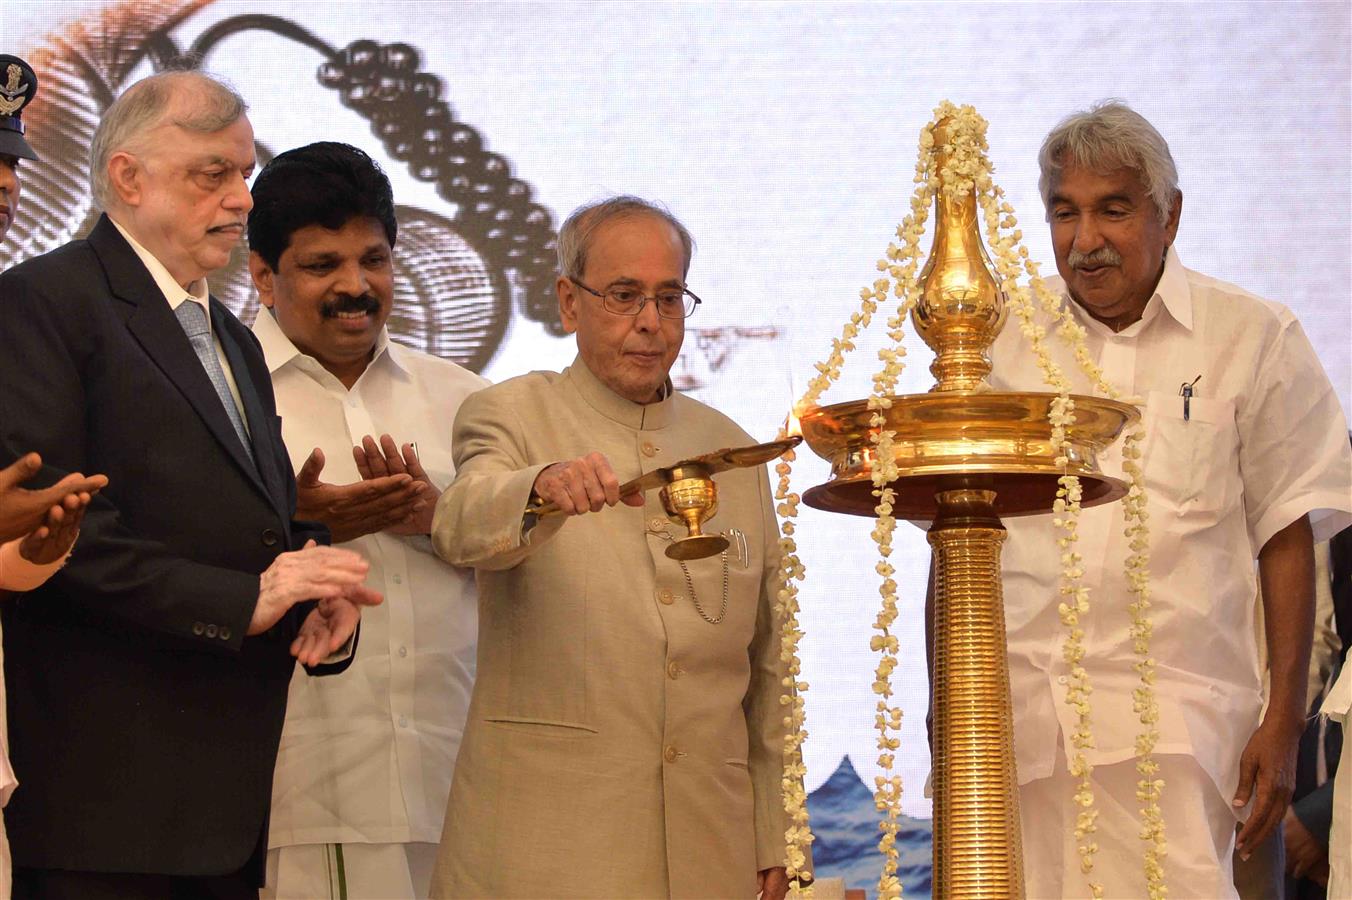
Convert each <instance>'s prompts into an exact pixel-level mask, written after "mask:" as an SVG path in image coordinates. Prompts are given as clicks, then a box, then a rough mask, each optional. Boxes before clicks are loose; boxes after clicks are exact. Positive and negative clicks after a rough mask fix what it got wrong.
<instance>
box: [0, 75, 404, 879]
mask: <svg viewBox="0 0 1352 900" xmlns="http://www.w3.org/2000/svg"><path fill="white" fill-rule="evenodd" d="M244 111H245V106H244V103H243V101H242V100H241V99H240V98H239V97H238V95H236V94H235V93H234V92H233V91H231V90H230V89H229V88H227V87H225V86H224V85H222V84H221V83H219V82H217V81H216V80H214V79H212V78H210V77H207V76H205V75H201V74H198V73H189V72H172V73H162V74H159V75H155V76H152V77H151V78H148V79H145V80H144V81H141V82H139V83H137V84H136V85H134V86H132V87H131V88H130V89H129V90H128V91H127V92H126V93H125V94H124V95H123V96H122V97H120V98H118V100H117V101H115V102H114V103H113V105H112V106H111V107H110V109H109V110H108V113H107V114H106V115H105V117H104V120H103V122H102V123H101V124H100V127H99V130H98V132H97V133H96V134H95V137H94V142H93V146H92V148H91V154H90V155H91V181H92V184H93V188H94V195H95V199H96V200H97V201H98V202H99V204H100V205H101V206H102V207H103V209H104V210H105V211H106V215H104V216H103V217H101V218H100V219H99V221H98V224H97V225H96V226H95V227H94V230H93V232H92V233H91V234H90V235H89V237H88V239H86V240H78V241H74V242H72V243H70V244H67V245H66V246H64V247H62V248H60V249H58V250H56V251H53V252H52V253H49V254H46V255H44V256H41V257H38V258H36V259H32V260H29V261H27V262H25V263H22V264H20V265H18V266H16V267H14V268H13V269H11V270H10V271H8V272H6V273H5V274H4V275H0V385H2V386H3V389H2V390H0V465H3V464H6V463H8V462H10V461H12V460H13V459H14V458H16V457H18V456H19V454H20V453H21V452H23V451H27V450H30V449H31V450H37V451H38V452H40V453H41V454H42V459H43V462H44V468H43V472H42V474H41V475H39V477H38V479H37V481H38V482H39V483H41V482H44V481H46V482H51V481H56V480H57V479H59V478H61V477H62V475H63V474H65V473H68V472H74V471H85V472H88V471H99V472H104V473H107V474H108V476H109V479H110V489H108V490H105V491H104V492H103V493H102V494H100V495H99V496H98V497H97V498H95V499H94V500H93V502H92V503H91V505H90V507H89V508H88V511H87V512H86V515H85V520H84V525H83V532H82V534H81V537H80V541H79V543H78V545H77V549H76V551H75V552H74V554H73V555H72V557H71V559H70V561H69V563H68V564H67V565H66V567H65V568H64V569H63V570H62V571H61V572H59V573H58V574H57V575H56V576H55V577H53V578H52V579H51V580H50V581H49V582H48V583H47V584H46V585H45V586H43V587H42V588H40V589H38V590H36V591H34V592H33V593H31V594H28V595H24V596H21V597H19V598H18V599H17V600H15V601H14V602H11V603H10V604H9V605H8V607H7V608H6V609H5V610H4V631H5V676H6V679H7V682H8V685H9V697H8V701H9V702H8V711H9V719H10V727H11V731H12V734H13V741H12V747H11V753H12V757H13V760H14V766H15V769H16V770H17V771H19V772H20V773H21V777H22V779H23V783H22V785H21V786H20V787H19V789H18V790H17V791H16V793H15V795H14V798H13V799H12V801H11V803H10V806H9V808H8V809H7V810H6V811H5V817H6V819H7V822H8V827H9V833H10V837H11V843H12V847H13V854H14V863H15V896H16V897H81V898H91V897H138V898H140V897H145V898H150V897H154V898H170V897H212V896H215V897H241V898H242V897H248V896H250V895H253V896H256V893H254V888H255V886H256V885H257V884H259V883H260V882H261V878H260V876H261V862H262V860H263V855H262V853H263V849H264V848H265V847H266V831H267V815H268V802H269V795H270V791H271V781H272V770H273V764H274V760H275V758H276V754H277V745H278V739H279V735H280V733H281V729H282V721H283V716H284V713H285V707H286V696H287V685H288V683H289V681H290V677H291V673H292V670H293V668H294V666H295V661H296V659H299V660H300V661H301V662H302V663H305V664H306V665H310V666H316V665H319V664H321V663H325V662H328V663H330V664H331V665H336V666H338V667H341V665H342V663H335V662H334V660H335V658H336V657H335V656H334V654H335V651H340V650H341V649H343V648H346V651H347V652H348V653H349V654H350V650H351V645H352V640H353V638H354V632H355V629H356V626H357V623H358V620H359V617H360V607H361V606H362V605H369V604H373V603H379V602H380V596H379V595H378V594H375V593H373V592H371V591H370V590H369V589H367V588H365V587H364V586H363V585H362V582H363V579H364V577H365V574H366V570H367V564H366V562H365V561H364V560H363V559H362V558H361V557H360V556H358V555H357V554H355V553H352V552H351V551H347V550H339V549H336V548H331V547H319V546H315V540H316V539H318V540H321V541H326V540H327V534H326V532H325V531H324V529H323V528H322V527H320V526H314V525H308V526H307V525H304V524H302V523H297V522H293V521H292V520H291V519H292V514H293V510H294V508H295V480H294V477H293V475H292V471H291V466H290V463H289V461H288V459H287V455H286V450H285V448H284V447H283V445H282V440H281V435H280V431H279V420H278V418H277V415H276V410H275V407H274V404H273V398H272V390H271V386H270V381H269V378H268V372H267V368H266V367H265V365H264V362H263V356H262V353H261V352H260V350H259V348H258V344H257V342H256V341H255V340H254V339H253V337H252V335H251V334H250V333H249V331H248V330H247V329H245V328H244V327H243V326H242V325H241V324H240V323H239V322H238V321H237V320H236V319H235V318H234V317H233V316H232V315H231V314H230V313H229V312H228V311H227V310H226V309H225V307H224V306H222V305H221V304H220V303H219V302H218V301H216V300H215V299H213V298H211V297H210V296H209V294H208V292H207V287H206V280H205V279H206V276H207V274H209V273H210V272H212V271H213V270H216V269H219V268H220V267H221V266H223V265H224V264H225V263H226V261H227V259H228V257H229V254H230V251H231V249H232V248H233V247H234V246H235V244H236V242H237V241H238V240H239V238H240V236H241V234H242V233H243V230H244V223H245V217H246V216H247V214H248V211H249V208H250V206H251V200H250V198H249V192H248V188H247V186H246V184H245V180H246V179H247V178H248V177H249V175H250V173H251V171H252V169H253V166H254V142H253V131H252V128H251V127H250V125H249V120H248V119H247V118H246V116H245V115H244ZM338 655H339V656H341V655H342V654H341V653H339V654H338Z"/></svg>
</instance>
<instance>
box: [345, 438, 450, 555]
mask: <svg viewBox="0 0 1352 900" xmlns="http://www.w3.org/2000/svg"><path fill="white" fill-rule="evenodd" d="M352 458H353V460H354V461H355V462H356V463H357V471H358V472H360V473H361V477H362V478H363V479H365V480H367V481H372V480H378V479H381V478H389V477H392V476H396V475H408V476H409V477H411V478H412V479H413V480H414V481H415V482H416V483H418V484H421V485H423V486H424V490H423V493H422V494H421V499H422V500H423V501H424V502H425V503H426V506H424V507H423V508H422V509H421V510H419V511H418V512H417V513H416V514H415V515H414V516H413V517H412V518H410V519H408V520H407V521H404V522H400V523H398V524H396V525H390V526H388V527H387V528H386V529H385V530H386V531H389V532H390V533H391V534H431V533H432V516H433V515H434V514H435V513H436V511H437V499H438V498H439V497H440V496H441V491H439V490H437V486H436V485H434V484H433V483H432V479H431V478H429V477H428V475H427V472H426V471H425V470H424V469H423V467H422V460H420V459H418V448H417V447H416V446H415V445H413V444H405V445H404V446H403V448H402V450H401V449H400V448H399V447H398V446H397V445H396V444H395V442H394V438H392V437H390V436H389V435H388V434H382V435H381V436H380V442H379V443H378V444H377V443H376V440H375V438H373V437H371V436H370V435H369V434H368V435H366V436H365V437H363V438H362V439H361V446H359V447H353V448H352Z"/></svg>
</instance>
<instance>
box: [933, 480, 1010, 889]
mask: <svg viewBox="0 0 1352 900" xmlns="http://www.w3.org/2000/svg"><path fill="white" fill-rule="evenodd" d="M937 499H938V503H939V511H938V516H937V517H936V519H935V521H934V525H933V526H932V527H931V528H930V531H929V543H930V547H931V548H933V551H934V573H935V574H934V755H933V763H932V768H933V773H934V776H933V787H934V896H936V897H961V898H987V897H989V898H996V897H999V898H1005V897H1022V896H1023V849H1022V839H1021V837H1020V833H1019V805H1018V784H1017V781H1016V778H1015V769H1014V720H1013V718H1012V716H1011V713H1010V700H1009V666H1008V664H1007V663H1006V661H1005V609H1004V597H1003V595H1002V592H1001V589H1000V548H1001V545H1002V544H1003V543H1004V540H1005V529H1004V527H1003V526H1002V525H1001V524H1000V519H999V517H998V516H997V515H996V514H995V506H994V501H995V492H994V491H990V490H979V489H973V488H957V489H954V490H944V491H940V492H939V493H938V497H937Z"/></svg>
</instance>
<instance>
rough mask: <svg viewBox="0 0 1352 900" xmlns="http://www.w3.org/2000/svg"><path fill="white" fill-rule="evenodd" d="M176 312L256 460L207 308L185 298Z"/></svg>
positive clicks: (226, 412) (236, 430) (232, 421)
mask: <svg viewBox="0 0 1352 900" xmlns="http://www.w3.org/2000/svg"><path fill="white" fill-rule="evenodd" d="M174 315H175V316H177V317H178V324H180V325H182V326H183V332H184V333H185V334H187V336H188V340H189V341H191V342H192V348H193V350H195V351H196V352H197V358H198V359H199V360H201V361H202V368H204V369H206V370H207V377H208V378H210V379H211V385H212V387H214V388H215V389H216V396H218V397H220V398H221V405H222V406H224V407H225V414H226V415H227V416H229V417H230V424H231V425H234V426H235V434H237V435H239V440H240V443H241V444H243V445H244V450H245V452H247V453H248V454H249V458H250V459H253V447H252V446H251V445H250V444H249V434H248V432H247V431H245V430H244V419H243V417H242V416H240V414H239V407H237V406H235V398H234V395H232V394H231V393H230V384H229V382H227V381H226V380H225V370H224V369H223V368H221V359H220V357H219V356H217V355H216V344H215V342H214V341H212V340H211V329H210V328H209V327H208V326H207V312H206V310H204V309H202V305H201V304H200V303H197V302H196V301H194V300H184V301H183V302H182V303H180V304H179V305H178V309H176V310H174Z"/></svg>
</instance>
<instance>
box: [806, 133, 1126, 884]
mask: <svg viewBox="0 0 1352 900" xmlns="http://www.w3.org/2000/svg"><path fill="white" fill-rule="evenodd" d="M947 125H948V120H941V121H940V122H939V123H938V124H937V125H936V126H935V129H934V145H933V146H934V149H933V150H932V151H930V152H934V153H936V154H939V156H938V158H937V159H936V160H935V163H934V166H933V168H932V171H938V172H943V170H944V162H945V160H944V158H943V153H944V150H943V148H944V147H945V146H946V145H947V143H948V141H947V134H946V128H947ZM978 224H979V220H978V212H977V199H976V196H975V192H968V193H967V195H966V196H962V197H958V198H956V199H953V198H950V197H949V196H948V195H947V194H946V193H945V192H944V191H942V190H939V191H936V192H935V231H934V244H933V247H932V249H931V251H930V256H929V259H928V261H927V263H926V264H925V267H924V269H923V270H922V272H921V274H920V280H921V282H922V285H923V288H922V292H921V296H920V298H919V300H918V302H917V304H916V306H915V308H914V310H913V312H912V321H913V323H914V324H915V327H916V329H917V331H918V332H919V334H920V335H921V336H922V337H923V338H924V340H925V343H926V344H928V345H929V346H930V347H931V348H932V349H933V350H934V352H935V354H936V356H935V360H934V363H933V365H932V366H931V367H930V371H931V372H932V373H933V374H934V377H935V379H936V382H937V383H936V384H935V386H934V387H933V388H932V389H931V391H930V392H929V393H927V394H916V395H906V396H896V397H893V398H892V404H891V407H890V408H889V409H885V410H881V412H882V413H883V415H884V416H885V417H886V425H885V426H883V427H886V428H888V429H891V430H893V431H894V433H895V434H894V437H893V451H892V452H893V454H894V459H895V463H896V466H897V470H898V473H899V474H898V478H897V480H896V481H894V482H892V484H891V485H890V486H891V488H892V489H893V490H894V491H895V492H896V499H895V501H894V511H893V515H895V516H896V517H897V518H899V519H911V520H920V521H929V522H931V523H932V524H931V526H930V528H929V535H928V539H929V543H930V546H931V548H932V550H933V559H934V631H933V634H934V653H933V671H932V673H931V676H932V684H933V704H934V709H933V714H934V730H933V741H934V745H933V787H934V896H935V897H937V898H963V900H967V898H985V897H991V898H994V897H1023V896H1024V883H1023V853H1022V844H1021V839H1020V833H1019V809H1018V793H1017V789H1018V778H1017V773H1016V771H1015V761H1014V733H1013V728H1014V726H1013V718H1012V714H1011V710H1010V694H1009V663H1008V659H1007V656H1006V643H1005V617H1004V601H1003V596H1002V594H1001V581H1000V552H1001V546H1002V544H1003V542H1004V539H1005V529H1004V527H1003V526H1002V525H1001V524H1000V520H1001V518H1002V517H1007V516H1019V515H1030V514H1035V513H1044V512H1049V511H1050V510H1051V509H1052V505H1053V503H1054V501H1055V499H1056V492H1057V488H1058V479H1060V478H1061V477H1062V475H1065V474H1070V475H1077V476H1079V478H1080V480H1081V484H1082V490H1083V498H1082V501H1081V502H1082V505H1083V506H1086V507H1087V506H1094V505H1098V504H1101V503H1108V502H1110V501H1113V500H1117V499H1118V498H1120V497H1121V496H1123V495H1124V494H1125V493H1126V485H1125V484H1123V483H1122V482H1121V481H1119V480H1118V479H1115V478H1110V477H1106V476H1104V475H1103V474H1102V473H1101V472H1100V471H1099V467H1098V463H1097V459H1096V455H1097V454H1098V452H1100V451H1101V450H1103V449H1104V448H1106V447H1107V446H1108V445H1110V444H1111V443H1112V442H1113V441H1114V440H1116V438H1117V437H1118V436H1119V435H1120V434H1121V433H1122V431H1123V429H1124V428H1125V427H1126V426H1127V424H1128V423H1130V422H1132V421H1134V420H1135V419H1136V418H1137V417H1138V415H1139V413H1138V412H1137V410H1136V409H1135V408H1134V407H1132V406H1130V405H1128V404H1125V403H1119V402H1116V401H1113V400H1107V399H1103V398H1099V397H1086V396H1080V395H1073V399H1074V404H1075V406H1074V408H1075V421H1074V424H1073V425H1072V426H1070V428H1069V429H1068V434H1067V438H1068V440H1069V442H1070V447H1069V450H1068V452H1065V453H1064V463H1065V465H1064V468H1063V467H1062V465H1060V464H1059V462H1058V457H1061V456H1063V453H1062V451H1061V449H1059V448H1058V447H1057V446H1056V445H1055V444H1054V443H1053V441H1052V430H1053V429H1052V425H1051V422H1050V421H1049V412H1050V409H1051V406H1052V401H1053V400H1055V399H1056V395H1055V394H1051V393H1014V392H1001V391H994V390H992V389H991V387H990V385H989V384H988V382H987V378H988V376H989V375H990V372H991V360H990V355H989V348H990V345H991V343H992V342H993V341H994V340H995V337H996V335H997V334H998V333H999V331H1000V329H1001V327H1002V326H1003V324H1004V319H1005V301H1004V295H1003V293H1002V291H1001V289H1000V285H999V283H998V282H997V279H996V277H995V275H994V273H993V271H992V266H991V264H990V260H989V258H988V257H987V255H986V251H985V249H984V247H983V246H982V243H981V236H980V232H979V229H978ZM874 412H875V411H874V410H870V409H869V408H868V403H867V401H864V400H858V401H851V402H848V403H838V404H835V405H831V406H822V407H816V408H813V409H810V410H807V411H805V412H803V413H802V414H801V427H802V430H803V436H804V438H805V439H806V441H807V443H808V445H809V446H810V447H811V448H812V450H813V451H814V452H815V453H817V454H818V455H819V456H821V457H823V458H825V459H826V460H828V461H829V462H830V463H831V477H830V479H829V480H828V481H827V482H826V483H825V484H821V485H818V486H816V487H813V488H810V489H808V490H807V491H805V492H804V494H803V502H805V503H807V504H808V505H809V506H813V507H816V508H818V509H823V510H827V511H831V512H841V513H849V514H852V515H861V516H873V515H876V513H875V509H876V503H877V501H876V499H875V497H874V494H873V492H874V485H873V478H872V467H873V464H874V461H875V460H874V454H875V452H876V450H875V448H874V446H873V442H872V440H871V430H872V426H870V424H869V420H870V417H871V416H872V415H873V413H874Z"/></svg>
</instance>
